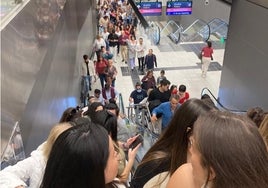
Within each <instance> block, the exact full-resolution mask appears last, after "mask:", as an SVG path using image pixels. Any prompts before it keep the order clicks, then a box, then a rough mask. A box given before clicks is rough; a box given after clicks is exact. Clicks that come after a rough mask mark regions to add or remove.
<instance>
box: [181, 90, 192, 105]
mask: <svg viewBox="0 0 268 188" xmlns="http://www.w3.org/2000/svg"><path fill="white" fill-rule="evenodd" d="M189 97H190V95H189V93H188V92H185V96H184V97H183V98H180V100H179V103H180V104H182V103H184V102H185V101H186V100H188V99H189Z"/></svg>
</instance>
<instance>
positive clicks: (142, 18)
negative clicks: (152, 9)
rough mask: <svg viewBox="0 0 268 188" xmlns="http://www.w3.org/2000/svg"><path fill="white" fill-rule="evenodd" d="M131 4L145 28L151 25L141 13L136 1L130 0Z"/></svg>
mask: <svg viewBox="0 0 268 188" xmlns="http://www.w3.org/2000/svg"><path fill="white" fill-rule="evenodd" d="M128 2H129V4H130V5H131V7H132V9H133V10H134V12H135V14H136V15H137V17H138V19H139V20H140V23H141V24H142V26H143V27H144V29H146V28H148V27H149V24H148V22H147V21H146V20H145V18H144V16H143V15H142V14H141V13H140V11H139V9H138V7H137V5H136V3H135V2H134V1H133V0H129V1H128Z"/></svg>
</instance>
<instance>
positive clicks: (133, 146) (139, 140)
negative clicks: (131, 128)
mask: <svg viewBox="0 0 268 188" xmlns="http://www.w3.org/2000/svg"><path fill="white" fill-rule="evenodd" d="M142 142H143V137H142V136H141V135H139V136H138V137H137V138H136V140H134V141H133V142H132V143H131V144H130V146H129V148H131V149H134V148H135V147H137V145H139V143H142Z"/></svg>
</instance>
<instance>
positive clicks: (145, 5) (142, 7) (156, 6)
mask: <svg viewBox="0 0 268 188" xmlns="http://www.w3.org/2000/svg"><path fill="white" fill-rule="evenodd" d="M136 4H137V7H138V9H139V11H140V13H141V14H142V15H143V16H161V15H162V2H140V3H136Z"/></svg>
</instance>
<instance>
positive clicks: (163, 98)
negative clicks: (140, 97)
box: [148, 88, 171, 103]
mask: <svg viewBox="0 0 268 188" xmlns="http://www.w3.org/2000/svg"><path fill="white" fill-rule="evenodd" d="M170 96H171V93H170V91H169V90H168V91H165V92H163V93H162V92H161V91H159V89H158V88H156V89H154V90H153V91H151V93H150V94H149V97H148V101H154V100H157V99H158V100H160V102H161V103H163V102H168V101H169V98H170Z"/></svg>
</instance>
